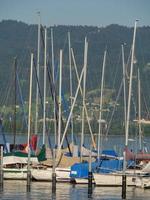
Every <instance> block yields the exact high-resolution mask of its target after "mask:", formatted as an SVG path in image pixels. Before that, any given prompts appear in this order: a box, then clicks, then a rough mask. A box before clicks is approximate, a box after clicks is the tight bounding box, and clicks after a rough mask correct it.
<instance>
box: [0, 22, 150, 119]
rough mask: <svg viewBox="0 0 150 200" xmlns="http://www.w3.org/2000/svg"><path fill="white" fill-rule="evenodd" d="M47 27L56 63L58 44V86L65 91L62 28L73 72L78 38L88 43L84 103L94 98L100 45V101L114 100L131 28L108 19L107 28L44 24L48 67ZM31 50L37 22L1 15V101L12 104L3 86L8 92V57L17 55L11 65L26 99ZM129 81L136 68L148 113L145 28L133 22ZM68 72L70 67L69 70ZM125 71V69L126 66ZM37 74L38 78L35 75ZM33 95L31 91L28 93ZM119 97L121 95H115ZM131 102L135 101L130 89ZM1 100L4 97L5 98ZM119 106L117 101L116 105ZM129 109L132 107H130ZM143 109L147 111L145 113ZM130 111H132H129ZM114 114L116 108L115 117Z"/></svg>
mask: <svg viewBox="0 0 150 200" xmlns="http://www.w3.org/2000/svg"><path fill="white" fill-rule="evenodd" d="M50 28H53V34H54V55H55V65H56V68H57V67H58V65H59V50H60V49H63V65H64V70H63V91H64V93H65V94H68V93H69V84H68V81H69V64H68V63H69V61H68V60H69V59H68V39H67V33H68V31H69V32H70V35H71V46H72V48H73V50H74V55H75V59H76V63H77V67H78V69H79V71H81V68H82V66H83V56H84V38H85V37H87V39H88V42H89V48H88V72H87V86H86V87H87V98H88V100H89V102H90V101H91V102H92V103H98V102H99V99H98V97H99V88H100V79H101V69H102V63H103V54H104V50H105V49H107V58H106V72H105V99H104V101H105V103H106V104H107V105H108V104H109V105H111V104H112V102H114V101H115V99H116V96H117V93H118V89H119V87H120V83H121V79H122V58H121V45H122V44H124V49H125V62H126V63H129V62H130V49H131V44H132V37H133V28H129V27H125V26H119V25H115V24H112V25H110V26H107V27H93V26H62V25H61V26H54V27H48V55H47V57H48V59H49V63H50V65H49V67H51V35H50ZM42 40H43V37H42V39H41V61H40V66H41V71H42V66H43V46H42ZM31 52H33V53H34V55H35V63H36V54H37V25H28V24H25V23H22V22H17V21H11V20H4V21H2V22H0V85H1V88H0V93H1V94H0V95H1V99H0V102H1V106H2V105H7V104H9V105H11V104H13V102H12V100H13V97H12V98H9V97H8V96H9V95H8V91H9V88H10V87H11V91H13V79H14V78H13V77H14V58H15V57H17V67H18V73H19V78H20V84H21V89H22V94H23V98H24V100H25V101H28V88H29V87H28V83H29V82H28V78H29V68H30V53H31ZM135 61H136V63H135V68H134V76H135V84H134V85H133V88H134V91H136V83H137V81H136V77H137V76H136V75H137V69H138V68H139V69H140V74H141V84H142V96H143V99H144V100H143V103H142V104H143V113H144V115H146V116H147V117H148V116H149V112H148V110H149V106H150V101H149V95H150V78H149V77H150V27H138V28H137V37H136V45H135ZM73 71H74V69H73ZM127 71H129V70H127ZM41 79H42V78H41ZM76 86H77V84H76V78H75V75H73V87H74V92H75V89H76ZM33 96H35V90H34V94H33ZM121 96H122V95H121ZM133 96H135V98H134V99H135V102H134V103H137V95H136V92H135V94H134V95H133ZM6 100H7V101H6ZM122 108H123V106H121V109H122ZM134 110H135V106H133V110H132V112H133V111H134ZM146 113H148V114H146ZM135 115H136V114H135ZM119 117H120V114H119V113H118V115H117V118H119Z"/></svg>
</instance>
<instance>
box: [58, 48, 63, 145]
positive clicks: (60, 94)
mask: <svg viewBox="0 0 150 200" xmlns="http://www.w3.org/2000/svg"><path fill="white" fill-rule="evenodd" d="M62 54H63V51H62V49H61V50H60V64H59V66H60V68H59V101H58V106H59V107H58V112H59V113H58V114H59V117H58V149H60V138H61V96H62Z"/></svg>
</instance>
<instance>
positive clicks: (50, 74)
mask: <svg viewBox="0 0 150 200" xmlns="http://www.w3.org/2000/svg"><path fill="white" fill-rule="evenodd" d="M42 28H43V27H42ZM41 38H42V44H43V47H44V45H45V44H44V36H43V32H42V31H41ZM48 66H50V62H49V60H48V61H47V75H48V80H49V86H50V91H51V95H52V99H53V100H54V94H55V100H56V101H55V103H56V121H57V122H58V100H57V96H56V90H55V93H54V89H55V85H54V83H53V81H52V80H53V79H52V72H51V70H50V68H49V67H48ZM61 121H62V128H63V130H64V122H63V119H62V116H61ZM57 126H58V124H57ZM65 140H66V142H67V147H68V150H69V153H70V154H71V149H70V145H69V141H68V138H67V136H65Z"/></svg>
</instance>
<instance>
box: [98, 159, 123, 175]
mask: <svg viewBox="0 0 150 200" xmlns="http://www.w3.org/2000/svg"><path fill="white" fill-rule="evenodd" d="M122 169H123V160H102V161H101V163H100V166H99V168H98V172H100V173H110V172H115V171H121V170H122Z"/></svg>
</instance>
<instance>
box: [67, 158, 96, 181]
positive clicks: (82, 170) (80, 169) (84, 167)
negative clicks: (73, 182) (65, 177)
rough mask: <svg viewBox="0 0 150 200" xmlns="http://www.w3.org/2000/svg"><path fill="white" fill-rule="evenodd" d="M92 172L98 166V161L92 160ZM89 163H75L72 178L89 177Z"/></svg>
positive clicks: (71, 173)
mask: <svg viewBox="0 0 150 200" xmlns="http://www.w3.org/2000/svg"><path fill="white" fill-rule="evenodd" d="M91 166H92V172H94V171H95V170H96V168H97V167H98V162H92V163H91ZM88 171H89V163H88V162H85V163H75V164H74V165H72V166H71V172H70V177H71V178H88Z"/></svg>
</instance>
